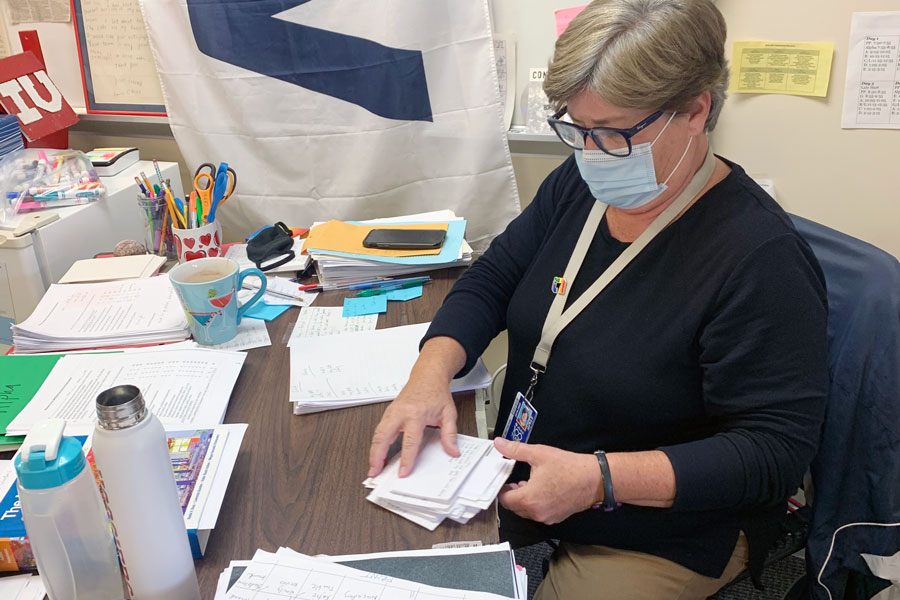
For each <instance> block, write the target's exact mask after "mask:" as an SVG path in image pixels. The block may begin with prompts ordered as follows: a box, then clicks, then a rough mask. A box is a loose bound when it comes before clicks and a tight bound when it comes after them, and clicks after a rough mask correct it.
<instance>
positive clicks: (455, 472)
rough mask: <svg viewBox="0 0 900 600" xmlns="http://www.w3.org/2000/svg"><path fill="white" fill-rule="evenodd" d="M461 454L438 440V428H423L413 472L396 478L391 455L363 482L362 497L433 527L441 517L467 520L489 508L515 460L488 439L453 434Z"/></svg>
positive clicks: (396, 462) (397, 459)
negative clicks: (365, 492) (451, 452)
mask: <svg viewBox="0 0 900 600" xmlns="http://www.w3.org/2000/svg"><path fill="white" fill-rule="evenodd" d="M457 444H458V445H459V452H460V455H459V456H457V457H453V456H450V455H449V454H447V453H446V452H445V451H444V448H443V446H442V445H441V432H440V430H439V429H434V428H428V429H426V430H425V435H424V436H423V438H422V447H421V450H420V451H419V456H418V457H417V458H416V465H415V468H413V471H412V473H410V474H409V475H408V476H406V477H404V478H402V479H401V478H400V477H399V475H398V472H399V470H400V455H399V454H396V455H394V457H393V458H391V460H390V461H388V464H387V465H385V467H384V470H383V471H382V472H381V473H379V474H378V476H377V477H374V478H373V477H370V478H368V479H366V480H365V481H363V485H365V486H366V487H367V488H369V489H371V490H372V492H371V493H370V494H369V495H368V496H367V498H366V499H367V500H369V501H371V502H374V503H375V504H377V505H378V506H381V507H382V508H386V509H388V510H389V511H391V512H394V513H397V514H398V515H400V516H401V517H404V518H406V519H409V520H410V521H412V522H413V523H416V524H417V525H421V526H422V527H425V528H426V529H428V530H431V531H433V530H434V529H435V528H436V527H437V526H438V525H440V524H441V522H442V521H443V520H444V519H445V518H449V519H451V520H453V521H456V522H457V523H467V522H468V521H469V519H471V518H472V517H474V516H475V515H477V514H478V513H479V512H480V511H482V510H486V509H488V508H490V506H491V504H492V503H493V502H494V498H496V497H497V494H498V493H500V488H502V487H503V484H504V483H506V478H507V477H509V474H510V473H511V472H512V469H513V465H515V461H513V460H512V459H509V458H504V457H503V455H502V454H500V453H499V452H497V450H496V449H495V448H494V443H493V442H492V441H491V440H485V439H481V438H476V437H470V436H467V435H458V436H457Z"/></svg>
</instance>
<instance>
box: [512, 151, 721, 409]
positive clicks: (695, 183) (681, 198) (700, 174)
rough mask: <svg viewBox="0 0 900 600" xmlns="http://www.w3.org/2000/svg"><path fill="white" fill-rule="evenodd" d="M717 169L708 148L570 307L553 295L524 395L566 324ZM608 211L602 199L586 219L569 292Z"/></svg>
mask: <svg viewBox="0 0 900 600" xmlns="http://www.w3.org/2000/svg"><path fill="white" fill-rule="evenodd" d="M714 168H715V156H713V153H712V149H708V150H707V151H706V159H705V160H704V161H703V165H702V166H701V167H700V170H699V171H697V173H696V174H695V175H694V177H693V178H692V179H691V181H690V182H689V183H688V185H687V187H686V188H684V191H682V192H681V194H679V195H678V197H677V198H675V200H674V201H673V202H672V203H671V204H670V205H669V206H668V207H666V209H665V210H664V211H663V212H661V213H660V214H659V216H657V217H656V218H655V219H653V222H652V223H650V226H649V227H647V229H645V230H644V232H643V233H642V234H641V235H639V236H638V238H637V239H636V240H635V241H634V242H632V243H631V245H630V246H628V247H627V248H626V249H625V250H624V251H623V252H622V254H620V255H619V256H618V258H616V260H614V261H613V263H612V264H611V265H609V267H607V269H606V270H605V271H603V273H602V274H601V275H600V277H598V278H597V279H596V280H595V281H594V283H592V284H591V286H590V287H589V288H588V289H587V290H585V292H584V293H583V294H582V295H581V296H579V297H578V299H577V300H575V302H573V303H572V304H571V305H570V306H569V308H567V309H565V310H563V308H564V307H565V304H566V294H565V293H563V294H557V295H556V297H555V298H553V303H552V304H551V305H550V310H549V311H548V313H547V318H546V319H545V320H544V327H543V329H542V330H541V341H540V343H539V344H538V345H537V348H535V350H534V357H533V358H532V360H531V370H532V371H533V372H534V373H533V376H532V378H531V385H529V388H528V393H526V394H525V397H526V398H529V399H530V396H531V392H532V391H533V388H534V385H535V383H537V376H538V374H539V373H543V372H544V371H546V370H547V361H548V360H549V359H550V349H551V348H552V347H553V343H554V342H555V341H556V338H557V336H558V335H559V334H560V332H561V331H562V330H563V329H565V328H566V326H567V325H568V324H569V323H571V322H572V320H573V319H574V318H575V317H577V316H578V314H579V313H581V311H582V310H584V309H585V308H586V307H587V305H588V304H590V303H591V302H592V301H593V300H594V298H596V297H597V296H599V295H600V292H602V291H603V289H604V288H605V287H606V286H607V285H608V284H609V283H610V282H611V281H612V280H613V279H615V278H616V276H617V275H618V274H619V273H621V272H622V270H623V269H624V268H625V267H626V266H627V265H628V263H630V262H631V261H632V260H633V259H634V257H635V256H637V255H638V253H640V251H641V250H643V249H644V248H645V247H646V246H647V244H649V243H650V241H651V240H652V239H653V238H654V237H656V235H657V234H658V233H659V232H660V231H662V230H663V229H665V228H666V227H667V226H668V225H669V224H670V223H671V222H672V221H673V220H675V217H677V216H678V215H679V214H680V213H681V212H682V211H683V210H684V209H685V208H687V206H688V205H689V204H690V203H691V200H693V199H694V197H695V196H696V195H697V194H699V193H700V190H702V189H703V187H704V186H705V185H706V183H707V182H708V181H709V178H710V176H712V173H713V169H714ZM605 212H606V205H605V204H603V203H601V202H597V203H595V204H594V206H593V207H592V208H591V212H590V214H589V215H588V218H587V221H585V223H584V227H583V228H582V230H581V234H580V235H579V236H578V242H577V243H576V244H575V250H574V251H573V252H572V256H571V257H570V258H569V263H568V264H567V265H566V271H565V274H564V275H563V277H564V278H565V280H566V283H565V288H564V289H565V290H566V291H568V290H571V289H572V284H573V283H574V281H575V276H576V275H578V271H579V270H580V269H581V265H582V263H584V257H585V256H586V255H587V251H588V248H589V247H590V245H591V242H592V241H593V239H594V236H595V234H596V233H597V228H598V227H599V226H600V221H601V220H602V219H603V214H604V213H605Z"/></svg>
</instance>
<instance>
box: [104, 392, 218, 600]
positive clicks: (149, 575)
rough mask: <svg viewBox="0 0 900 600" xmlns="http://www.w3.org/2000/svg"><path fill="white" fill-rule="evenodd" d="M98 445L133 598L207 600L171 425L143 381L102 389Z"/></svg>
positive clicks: (112, 514) (110, 508)
mask: <svg viewBox="0 0 900 600" xmlns="http://www.w3.org/2000/svg"><path fill="white" fill-rule="evenodd" d="M92 444H93V450H94V462H95V464H96V465H97V469H98V470H99V472H100V478H101V480H102V484H103V491H104V492H105V494H106V501H107V506H108V508H109V511H110V516H111V518H112V522H113V526H114V528H115V532H116V541H117V542H118V544H119V555H120V557H121V559H122V565H123V569H124V571H125V576H126V585H127V587H128V588H129V592H130V594H131V597H132V598H136V599H137V600H199V598H200V588H199V586H198V584H197V574H196V572H195V571H194V561H193V558H192V557H191V549H190V543H189V542H188V536H187V530H186V529H185V526H184V516H183V514H182V511H181V503H180V502H179V499H178V489H177V487H176V485H175V475H174V474H173V472H172V462H171V459H170V458H169V445H168V441H167V438H166V432H165V431H164V430H163V427H162V424H161V423H160V422H159V419H157V418H156V417H155V416H154V415H152V414H151V413H150V411H149V410H148V409H147V407H146V405H145V404H144V398H143V396H142V395H141V391H140V390H139V389H138V388H136V387H135V386H133V385H118V386H116V387H114V388H110V389H108V390H106V391H105V392H103V393H101V394H100V395H99V396H97V427H96V428H95V430H94V436H93V440H92Z"/></svg>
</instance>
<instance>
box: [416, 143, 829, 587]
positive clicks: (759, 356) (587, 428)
mask: <svg viewBox="0 0 900 600" xmlns="http://www.w3.org/2000/svg"><path fill="white" fill-rule="evenodd" d="M728 164H729V165H730V166H731V169H732V170H731V173H730V174H729V175H728V176H727V177H726V178H725V179H724V180H723V181H721V182H719V183H718V184H717V185H715V186H714V187H713V188H712V189H710V190H709V191H708V192H707V193H706V194H704V195H703V197H701V198H700V199H699V200H698V201H697V202H696V203H695V204H694V205H693V206H692V207H691V208H690V209H689V210H688V211H687V212H686V213H685V214H683V215H682V216H681V217H680V218H679V219H678V220H676V221H675V222H674V223H673V224H672V225H670V226H669V227H668V228H667V229H665V230H664V231H663V232H661V233H660V234H659V235H658V236H657V237H656V238H655V239H654V240H653V241H652V242H651V243H650V245H649V246H648V247H647V248H645V249H644V250H643V251H642V252H641V253H640V254H639V255H638V256H637V257H636V258H635V259H634V260H633V261H632V263H631V264H630V265H628V267H627V268H626V269H625V270H624V271H623V272H622V273H621V274H620V275H619V276H618V277H617V278H616V279H615V280H614V281H613V282H612V283H610V284H609V286H607V288H606V289H605V290H604V291H603V292H602V293H601V294H600V296H598V297H597V298H596V299H594V300H593V301H592V302H591V303H590V304H589V305H588V307H587V308H586V309H585V310H584V311H583V312H582V313H581V314H580V315H578V317H576V319H575V320H574V321H573V322H572V323H571V324H570V325H569V326H568V327H567V328H566V329H564V330H563V331H562V333H561V334H560V335H559V337H558V338H557V340H556V343H555V344H554V346H553V350H552V353H551V355H550V360H549V362H548V364H547V372H546V373H544V374H543V375H541V377H540V381H539V383H538V386H537V388H536V390H535V394H534V401H533V403H534V405H535V408H536V409H537V410H538V416H537V420H536V423H535V427H534V430H533V432H532V434H531V438H530V440H529V443H534V444H549V445H552V446H556V447H558V448H562V449H565V450H570V451H574V452H593V451H594V450H597V449H602V450H605V451H607V452H622V451H639V450H652V449H659V450H662V451H663V452H665V453H666V455H667V456H668V457H669V459H670V460H671V462H672V466H673V467H674V470H675V479H676V487H677V491H676V497H675V501H674V504H673V506H672V507H671V508H668V509H657V508H646V507H639V506H633V505H627V504H626V505H624V506H622V507H621V508H620V509H618V510H615V511H613V512H610V513H605V512H603V511H599V510H587V511H584V512H581V513H577V514H575V515H572V516H571V517H569V518H568V519H567V520H565V521H564V522H562V523H560V524H558V525H555V526H552V527H548V526H542V525H538V524H536V523H534V522H531V521H527V520H525V519H521V518H519V517H517V516H516V515H514V514H513V513H511V512H508V511H505V510H502V511H501V526H502V527H503V528H505V529H507V530H509V531H518V532H520V533H526V534H530V535H537V536H542V537H555V538H560V539H563V540H567V541H572V542H577V543H586V544H598V545H605V546H611V547H616V548H622V549H627V550H635V551H640V552H646V553H650V554H654V555H657V556H662V557H665V558H667V559H670V560H673V561H675V562H677V563H679V564H682V565H684V566H686V567H688V568H690V569H693V570H694V571H697V572H699V573H701V574H704V575H707V576H711V577H718V576H720V575H721V573H722V571H723V570H724V567H725V565H726V563H727V561H728V558H729V557H730V555H731V552H732V550H733V548H734V544H735V542H736V540H737V535H738V531H739V530H740V529H743V530H744V531H745V533H746V534H747V536H748V541H749V543H750V549H751V558H752V559H753V560H754V562H757V563H758V559H759V558H760V557H761V556H762V555H763V553H764V551H765V548H764V547H763V546H765V545H767V543H768V541H769V537H770V536H768V535H767V533H770V532H771V531H772V528H773V526H774V522H775V521H776V520H777V519H778V517H779V516H780V515H781V514H783V512H784V507H785V502H784V501H785V498H786V497H787V496H789V495H790V494H791V493H793V491H794V490H795V489H796V487H797V485H798V484H799V483H800V481H801V479H802V476H803V474H804V472H805V470H806V468H807V466H808V465H809V462H810V460H811V459H812V457H813V454H814V452H815V449H816V446H817V443H818V436H819V430H820V427H821V424H822V419H823V411H824V399H825V393H826V388H827V373H826V299H825V289H824V278H823V276H822V273H821V269H820V268H819V265H818V263H817V262H816V259H815V257H814V256H813V253H812V251H811V250H810V248H809V246H808V245H807V244H806V242H805V241H804V240H803V239H802V238H801V237H800V236H799V234H797V232H796V231H795V229H794V227H793V225H792V224H791V222H790V220H789V218H788V216H787V215H786V214H785V212H784V211H783V210H782V209H781V208H780V207H779V206H778V205H777V204H776V203H775V202H774V201H773V200H772V199H771V198H770V197H769V196H768V195H767V194H766V193H765V192H763V191H762V189H760V188H759V186H757V185H756V184H755V183H754V182H753V181H752V180H751V179H750V178H749V177H748V176H747V175H746V173H744V171H743V169H741V167H739V166H737V165H735V164H732V163H728ZM594 202H595V200H594V198H593V197H592V196H591V194H590V191H589V190H588V188H587V186H586V185H585V184H584V182H583V181H582V179H581V177H580V176H579V173H578V170H577V168H576V165H575V162H574V160H573V159H572V158H570V159H569V160H567V161H566V162H564V163H563V164H562V165H561V166H560V167H559V168H558V169H556V170H555V171H554V172H553V173H551V174H550V176H548V177H547V179H546V180H545V181H544V182H543V184H542V185H541V187H540V189H539V191H538V193H537V196H536V197H535V199H534V201H533V202H532V203H531V204H530V205H529V206H528V207H527V208H526V209H525V210H524V211H523V213H522V214H521V215H520V216H519V217H518V218H516V219H515V220H514V221H513V222H512V223H510V225H509V226H508V227H507V229H506V231H505V232H504V233H503V234H501V235H500V236H498V237H497V238H496V239H495V240H494V242H493V244H492V245H491V246H490V248H489V249H488V250H487V252H486V253H485V254H484V256H483V257H482V258H480V259H479V260H478V261H476V262H475V263H474V264H473V266H472V267H471V268H470V269H469V270H468V271H467V272H466V273H465V274H464V275H463V276H462V277H461V278H460V280H459V281H458V282H457V284H456V285H455V286H454V288H453V290H452V291H451V292H450V294H449V295H448V296H447V298H446V300H445V302H444V305H443V307H442V308H441V309H440V311H439V312H438V314H437V315H436V316H435V318H434V321H433V323H432V325H431V327H430V329H429V330H428V333H427V335H426V337H425V338H424V340H423V343H424V341H425V340H427V339H429V338H430V337H434V336H438V335H446V336H450V337H453V338H455V339H456V340H458V341H459V342H460V343H461V344H462V345H463V347H464V348H465V350H466V354H467V363H466V367H465V370H468V369H469V368H471V366H472V365H473V364H474V362H475V360H476V359H477V357H478V356H480V355H481V353H482V352H483V351H484V349H485V348H486V347H487V345H488V343H489V342H490V340H491V339H492V338H493V337H494V336H495V335H497V333H499V332H500V331H502V330H503V329H508V331H509V355H508V366H507V372H506V381H505V384H504V387H503V392H502V397H501V401H500V408H499V411H500V417H499V418H498V424H497V433H498V434H500V433H501V432H502V428H503V426H504V425H505V423H506V417H507V414H508V412H509V410H510V406H511V404H512V401H513V399H514V397H515V395H516V392H519V391H521V392H523V393H524V391H525V389H526V388H527V386H528V381H529V379H530V376H531V371H530V369H529V365H530V363H531V359H532V354H533V352H534V349H535V346H536V345H537V343H538V341H539V339H540V334H541V327H542V325H543V323H544V319H545V317H546V315H547V311H548V309H549V307H550V303H551V301H552V300H553V294H552V293H551V290H550V286H551V282H552V280H553V277H554V276H561V275H562V273H563V271H564V270H565V266H566V264H567V262H568V260H569V257H570V256H571V254H572V251H573V249H574V246H575V242H576V240H577V238H578V234H579V233H580V232H581V229H582V226H583V225H584V222H585V220H586V218H587V214H588V212H589V210H590V208H591V206H592V205H593V203H594ZM627 245H628V244H626V243H622V242H619V241H618V240H616V239H615V238H613V237H612V236H611V235H610V233H609V228H608V227H607V225H606V221H605V220H604V221H603V222H602V223H601V226H600V229H599V230H598V232H597V234H596V236H595V238H594V240H593V242H592V244H591V247H590V250H589V251H588V253H587V256H586V258H585V261H584V264H583V266H582V268H581V272H579V273H578V276H577V278H576V280H575V282H574V284H572V282H569V283H568V284H567V285H568V286H569V290H568V291H567V294H568V298H567V300H566V304H567V305H568V304H570V303H571V302H572V301H573V300H574V299H576V298H577V297H578V296H579V295H580V294H581V293H583V292H584V290H586V289H587V287H588V286H589V285H590V284H591V283H592V282H593V281H594V280H595V279H596V278H597V277H598V276H599V275H600V274H601V273H602V272H603V271H604V270H605V269H606V267H607V266H609V264H610V263H611V262H612V261H613V260H614V259H615V258H616V257H617V256H618V255H619V254H620V253H621V252H622V250H623V249H624V248H626V247H627ZM527 477H528V472H527V465H518V466H517V470H516V472H514V474H513V479H514V480H516V481H519V480H521V479H526V478H527ZM613 486H615V481H613Z"/></svg>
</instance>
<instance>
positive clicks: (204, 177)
mask: <svg viewBox="0 0 900 600" xmlns="http://www.w3.org/2000/svg"><path fill="white" fill-rule="evenodd" d="M214 183H215V180H214V179H213V176H212V175H210V174H209V173H197V175H196V176H195V177H194V190H195V191H196V192H197V196H198V197H199V198H200V206H201V207H202V208H203V214H204V215H208V214H209V209H210V207H211V206H212V189H213V184H214Z"/></svg>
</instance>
